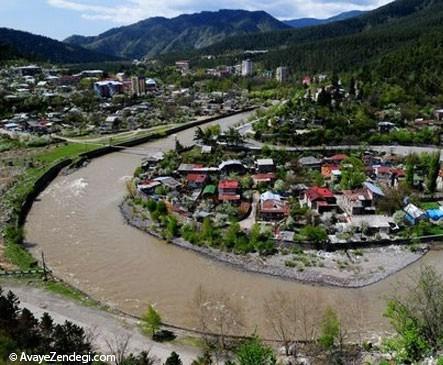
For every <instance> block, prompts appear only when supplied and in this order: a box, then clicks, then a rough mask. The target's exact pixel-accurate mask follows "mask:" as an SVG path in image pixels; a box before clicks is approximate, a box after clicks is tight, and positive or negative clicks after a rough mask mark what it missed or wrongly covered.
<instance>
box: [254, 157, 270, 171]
mask: <svg viewBox="0 0 443 365" xmlns="http://www.w3.org/2000/svg"><path fill="white" fill-rule="evenodd" d="M255 170H256V171H257V172H258V173H262V174H265V173H268V172H273V171H274V170H275V165H274V160H272V158H260V159H258V160H257V161H255Z"/></svg>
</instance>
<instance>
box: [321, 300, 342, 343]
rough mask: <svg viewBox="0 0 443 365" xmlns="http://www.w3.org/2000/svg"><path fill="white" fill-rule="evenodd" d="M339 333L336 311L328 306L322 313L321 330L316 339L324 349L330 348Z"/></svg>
mask: <svg viewBox="0 0 443 365" xmlns="http://www.w3.org/2000/svg"><path fill="white" fill-rule="evenodd" d="M339 334H340V321H339V319H338V316H337V313H335V311H334V310H333V309H332V308H330V307H328V308H326V311H325V313H324V314H323V319H322V323H321V332H320V337H319V339H318V341H319V342H320V344H321V345H322V346H323V347H324V348H325V349H326V350H331V349H332V348H333V347H334V344H335V341H336V339H337V338H338V336H339Z"/></svg>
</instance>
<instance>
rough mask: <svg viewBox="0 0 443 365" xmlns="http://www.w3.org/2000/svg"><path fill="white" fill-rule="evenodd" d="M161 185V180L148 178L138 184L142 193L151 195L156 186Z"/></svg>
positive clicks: (138, 188)
mask: <svg viewBox="0 0 443 365" xmlns="http://www.w3.org/2000/svg"><path fill="white" fill-rule="evenodd" d="M160 185H161V182H160V181H157V180H150V179H147V180H144V181H142V182H140V183H139V184H138V185H137V190H138V191H140V192H142V193H145V194H148V195H150V194H153V193H154V191H155V188H156V187H157V186H160Z"/></svg>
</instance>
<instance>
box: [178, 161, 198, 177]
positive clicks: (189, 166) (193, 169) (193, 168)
mask: <svg viewBox="0 0 443 365" xmlns="http://www.w3.org/2000/svg"><path fill="white" fill-rule="evenodd" d="M203 168H204V165H202V164H196V163H182V164H180V166H179V167H178V169H177V171H178V172H179V173H181V174H187V173H201V170H202V169H203Z"/></svg>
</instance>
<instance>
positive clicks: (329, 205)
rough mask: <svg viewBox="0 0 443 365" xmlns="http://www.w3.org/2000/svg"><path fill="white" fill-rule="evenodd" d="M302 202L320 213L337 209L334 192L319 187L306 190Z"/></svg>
mask: <svg viewBox="0 0 443 365" xmlns="http://www.w3.org/2000/svg"><path fill="white" fill-rule="evenodd" d="M300 202H301V204H303V205H307V206H308V207H309V208H311V209H313V210H317V211H318V212H319V213H322V212H326V211H331V210H335V209H337V199H336V198H335V196H334V194H333V193H332V191H331V190H329V189H328V188H322V187H318V186H313V187H311V188H309V189H308V190H306V191H305V192H304V193H303V195H302V198H301V199H300Z"/></svg>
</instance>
